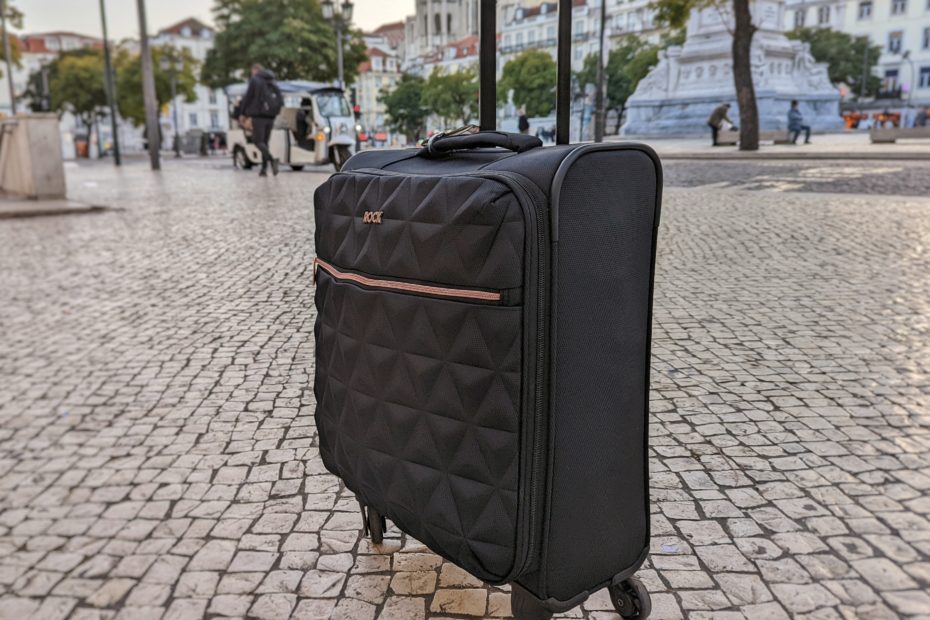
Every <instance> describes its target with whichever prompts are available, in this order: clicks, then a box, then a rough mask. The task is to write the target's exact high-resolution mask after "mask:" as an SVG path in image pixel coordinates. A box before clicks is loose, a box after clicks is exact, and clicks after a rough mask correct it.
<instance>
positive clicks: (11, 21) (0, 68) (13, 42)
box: [0, 0, 23, 99]
mask: <svg viewBox="0 0 930 620" xmlns="http://www.w3.org/2000/svg"><path fill="white" fill-rule="evenodd" d="M6 27H7V32H8V34H11V35H12V33H10V32H9V30H10V29H12V28H22V27H23V14H22V13H21V12H20V11H19V9H17V8H16V7H15V6H13V5H12V3H10V2H9V0H7V5H6ZM10 56H11V58H10V62H11V63H12V64H13V66H15V67H19V66H21V65H20V58H21V57H22V50H20V49H19V39H17V38H16V37H14V36H11V37H10ZM5 61H6V55H5V54H4V51H3V46H2V45H0V78H5V77H6V75H5V74H4V71H5V70H6V64H5ZM17 99H19V97H17Z"/></svg>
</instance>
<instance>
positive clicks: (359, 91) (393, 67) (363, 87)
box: [353, 26, 403, 131]
mask: <svg viewBox="0 0 930 620" xmlns="http://www.w3.org/2000/svg"><path fill="white" fill-rule="evenodd" d="M383 28H384V27H383V26H382V28H379V29H378V30H376V31H375V33H373V34H371V35H368V36H366V37H365V43H366V45H367V46H368V49H367V50H366V52H365V53H366V55H367V57H368V59H367V60H365V61H364V62H363V63H361V64H360V65H359V67H358V78H357V80H356V82H355V84H354V85H353V88H354V89H355V96H356V103H357V104H358V106H359V112H360V114H361V118H360V122H361V124H362V126H363V127H364V128H365V129H366V130H368V131H375V130H381V129H384V127H385V125H386V119H385V108H384V104H383V103H382V102H381V97H382V93H384V92H390V91H391V90H393V89H394V87H395V86H396V85H397V82H398V81H399V80H400V76H401V71H400V69H401V57H400V50H401V49H403V38H402V37H401V38H399V39H398V38H396V37H393V38H392V37H389V36H387V35H386V34H384V32H383V30H382V29H383ZM389 32H390V30H389ZM401 32H403V30H401Z"/></svg>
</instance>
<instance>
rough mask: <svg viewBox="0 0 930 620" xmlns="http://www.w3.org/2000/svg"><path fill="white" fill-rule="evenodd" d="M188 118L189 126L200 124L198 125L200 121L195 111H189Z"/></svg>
mask: <svg viewBox="0 0 930 620" xmlns="http://www.w3.org/2000/svg"><path fill="white" fill-rule="evenodd" d="M190 119H191V127H199V126H200V125H199V123H200V121H199V120H198V119H197V113H196V112H191V113H190Z"/></svg>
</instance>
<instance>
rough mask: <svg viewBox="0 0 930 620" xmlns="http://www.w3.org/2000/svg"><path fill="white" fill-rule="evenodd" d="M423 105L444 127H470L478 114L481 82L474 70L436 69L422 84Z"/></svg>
mask: <svg viewBox="0 0 930 620" xmlns="http://www.w3.org/2000/svg"><path fill="white" fill-rule="evenodd" d="M421 101H422V103H423V106H424V107H426V108H428V109H429V110H430V111H431V112H433V113H434V114H436V116H438V117H439V118H440V119H442V123H443V126H444V128H446V129H448V128H451V127H458V126H462V125H466V124H468V123H469V122H470V121H471V120H472V119H474V118H475V117H476V116H477V115H478V80H477V74H476V73H475V70H474V69H462V70H461V71H457V72H454V73H445V72H444V71H442V69H440V68H438V67H437V68H436V69H433V72H432V73H431V74H430V76H429V78H428V79H427V80H426V83H425V84H424V85H423V98H422V100H421Z"/></svg>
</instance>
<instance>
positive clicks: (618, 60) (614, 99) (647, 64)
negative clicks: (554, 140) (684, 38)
mask: <svg viewBox="0 0 930 620" xmlns="http://www.w3.org/2000/svg"><path fill="white" fill-rule="evenodd" d="M597 60H598V56H597V54H588V55H587V56H586V57H585V59H584V64H583V65H582V68H581V71H578V72H577V73H575V78H576V80H577V82H578V84H579V85H580V86H581V87H583V86H584V85H585V84H596V83H597ZM658 62H659V48H658V47H657V46H655V45H650V44H648V43H645V42H644V41H642V40H641V39H639V38H637V37H635V36H629V37H625V38H624V39H623V40H622V42H621V43H620V44H619V45H617V47H615V48H614V49H612V50H611V51H610V54H608V55H607V65H606V66H605V67H604V80H605V81H606V82H607V101H606V107H607V109H608V110H616V111H617V120H618V122H619V120H620V116H621V115H622V112H623V108H624V107H625V106H626V101H627V99H629V98H630V96H631V95H632V94H633V91H635V90H636V85H637V84H639V81H640V80H642V79H643V78H644V77H646V75H647V74H648V73H649V70H650V69H652V67H654V66H655V65H656V63H658Z"/></svg>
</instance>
